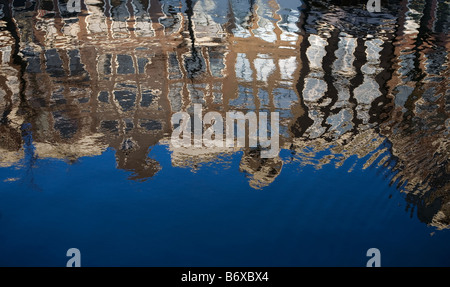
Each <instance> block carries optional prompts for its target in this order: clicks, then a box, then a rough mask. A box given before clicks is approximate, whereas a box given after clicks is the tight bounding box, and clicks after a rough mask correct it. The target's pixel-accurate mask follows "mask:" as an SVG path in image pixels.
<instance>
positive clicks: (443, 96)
mask: <svg viewBox="0 0 450 287" xmlns="http://www.w3.org/2000/svg"><path fill="white" fill-rule="evenodd" d="M341 2H343V3H341V5H339V6H336V5H332V3H329V2H328V1H318V0H317V1H304V2H301V1H285V0H278V1H276V0H271V1H238V0H229V1H211V0H198V1H192V0H186V1H175V0H161V1H157V0H147V1H144V0H82V1H77V0H75V1H69V2H66V1H63V0H59V1H48V0H41V1H30V0H22V1H17V0H15V1H2V6H1V7H2V15H1V20H0V46H1V47H0V51H1V67H0V108H1V112H2V116H1V125H0V132H1V139H2V140H1V144H0V149H1V153H0V166H1V167H8V166H14V165H17V164H20V163H21V162H23V161H24V159H25V158H27V155H26V153H27V148H26V142H25V137H26V135H29V134H32V143H31V145H32V146H33V149H32V150H33V155H32V156H33V157H35V158H56V159H66V160H72V161H75V160H76V159H77V158H80V157H84V156H98V155H101V154H102V153H103V152H104V151H105V150H106V149H107V148H108V147H111V148H113V149H114V150H115V151H116V161H117V167H118V168H119V169H124V170H127V171H131V172H132V175H131V176H130V179H133V180H146V179H149V178H151V177H152V176H154V175H155V174H157V173H158V172H159V170H160V169H161V165H160V163H158V162H157V161H156V160H154V159H151V158H149V157H148V152H149V149H151V148H152V147H153V146H155V145H157V144H163V145H167V146H168V149H169V150H170V151H171V161H172V165H173V166H179V167H189V168H192V169H193V170H195V169H197V168H201V165H202V164H205V163H208V162H214V161H220V160H221V158H222V157H223V156H224V155H227V154H233V153H235V152H237V149H236V148H215V149H201V148H200V149H196V148H175V147H173V146H171V144H170V140H169V139H170V135H171V133H172V127H171V125H170V119H171V115H172V114H173V113H175V112H179V111H188V112H190V113H192V108H193V105H194V104H202V105H203V108H204V110H205V112H207V111H217V112H219V113H221V114H222V115H225V113H226V112H227V111H230V110H237V111H243V112H247V111H255V110H258V111H276V112H279V114H280V125H281V126H280V136H281V143H280V147H281V148H282V149H285V150H290V151H291V153H292V158H293V163H294V164H298V165H299V166H305V165H313V166H315V167H316V168H318V169H319V168H321V167H322V166H324V165H335V166H342V165H343V164H344V162H345V161H346V160H347V159H349V158H350V157H354V156H356V157H357V158H358V159H359V160H360V161H364V162H363V163H362V164H363V168H368V167H369V166H379V168H381V169H384V170H385V171H386V173H387V174H388V176H387V179H386V180H387V181H389V182H391V183H392V184H395V185H397V186H398V188H399V190H401V191H404V192H407V193H408V196H407V197H406V199H407V200H408V201H410V203H411V204H413V205H414V206H417V209H418V215H419V218H420V219H421V220H422V221H423V222H425V223H427V224H431V225H433V226H436V227H438V228H447V227H448V225H449V224H450V207H449V206H450V205H449V202H450V194H449V193H448V190H449V184H448V182H449V180H448V179H449V178H448V175H449V164H448V155H449V152H448V151H449V146H448V131H449V127H450V122H449V119H448V111H449V109H448V96H449V93H448V78H449V69H448V47H447V46H446V39H447V38H446V31H448V30H446V29H447V28H448V22H447V20H446V17H447V15H448V11H447V10H446V9H447V7H446V4H445V2H443V1H436V0H433V1H415V0H408V1H406V0H405V1H401V2H400V3H398V4H392V3H391V4H390V6H389V7H387V8H385V9H383V11H382V13H377V14H370V13H368V12H367V11H365V10H364V9H363V5H354V6H344V5H345V4H346V3H344V2H346V1H341ZM348 2H351V1H348ZM347 4H349V3H347ZM28 124H29V127H28V126H27V125H28ZM25 127H26V128H25ZM240 150H242V151H243V156H242V159H241V161H240V164H239V169H240V171H242V172H244V173H246V174H247V175H248V180H249V185H250V186H251V187H253V188H256V189H258V188H263V187H265V186H268V185H270V184H271V183H272V182H273V181H274V180H275V179H276V178H277V176H278V175H279V174H281V173H282V167H283V165H284V164H285V163H284V162H283V160H282V159H281V158H279V157H277V158H273V159H261V158H260V154H259V152H258V150H255V149H240ZM350 171H351V170H350Z"/></svg>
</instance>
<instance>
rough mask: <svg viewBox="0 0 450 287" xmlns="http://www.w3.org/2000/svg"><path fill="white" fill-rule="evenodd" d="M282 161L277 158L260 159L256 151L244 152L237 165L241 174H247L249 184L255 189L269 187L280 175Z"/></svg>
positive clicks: (259, 154) (258, 152) (259, 152)
mask: <svg viewBox="0 0 450 287" xmlns="http://www.w3.org/2000/svg"><path fill="white" fill-rule="evenodd" d="M282 167H283V161H282V160H281V159H280V158H279V157H275V158H261V151H260V150H257V149H250V150H245V151H244V155H243V156H242V159H241V162H240V164H239V169H240V171H241V172H245V173H247V174H248V178H249V184H250V186H251V187H253V188H255V189H261V188H263V187H266V186H268V185H270V184H271V183H272V182H273V181H274V180H275V179H276V178H277V176H278V175H279V174H280V173H281V169H282Z"/></svg>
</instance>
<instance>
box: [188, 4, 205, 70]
mask: <svg viewBox="0 0 450 287" xmlns="http://www.w3.org/2000/svg"><path fill="white" fill-rule="evenodd" d="M186 6H187V9H186V15H187V17H188V31H189V37H190V39H191V55H192V56H191V57H187V58H186V60H185V62H186V70H187V71H188V74H189V78H193V77H195V76H196V74H197V73H199V72H200V71H201V70H202V68H203V65H202V60H201V59H200V56H199V55H198V51H197V49H196V48H195V33H194V28H193V23H192V16H193V15H194V9H193V6H194V4H193V3H192V0H186Z"/></svg>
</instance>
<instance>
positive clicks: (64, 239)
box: [0, 145, 450, 266]
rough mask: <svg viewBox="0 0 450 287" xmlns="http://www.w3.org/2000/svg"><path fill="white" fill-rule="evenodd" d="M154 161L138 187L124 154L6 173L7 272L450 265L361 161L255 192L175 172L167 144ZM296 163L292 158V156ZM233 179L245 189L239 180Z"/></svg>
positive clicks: (435, 239) (439, 238)
mask: <svg viewBox="0 0 450 287" xmlns="http://www.w3.org/2000/svg"><path fill="white" fill-rule="evenodd" d="M149 156H150V157H152V158H154V159H156V160H158V161H159V162H160V163H161V165H162V167H163V168H162V170H161V172H160V173H158V174H157V175H156V176H154V177H153V178H152V179H151V180H149V181H146V182H142V183H139V182H134V181H129V180H127V177H128V176H129V174H128V173H127V172H124V171H121V170H117V169H115V167H114V166H115V159H114V151H112V150H108V151H107V152H105V153H104V154H103V155H102V156H99V157H84V158H81V159H79V160H78V161H77V162H76V163H73V164H68V163H66V162H64V161H57V160H37V161H36V162H35V163H34V168H33V169H32V170H26V169H18V168H9V169H1V170H0V171H1V174H0V175H1V177H2V178H11V177H17V178H20V180H18V181H15V182H7V183H5V182H2V183H1V193H0V212H1V219H0V228H1V235H0V250H1V255H2V256H1V257H0V264H1V265H2V266H16V265H17V266H24V265H25V266H65V263H66V261H67V260H68V258H67V257H66V256H65V255H66V254H65V252H66V251H67V249H69V248H71V247H76V248H78V249H79V250H80V252H81V258H82V265H84V266H365V264H366V262H367V260H368V259H369V258H368V257H366V251H367V250H368V249H369V248H371V247H375V248H378V249H379V250H380V251H381V256H382V257H381V258H382V261H381V262H382V266H448V264H449V263H450V261H449V257H448V254H450V247H449V246H448V244H447V243H448V242H449V241H448V240H449V238H450V233H449V231H448V230H445V231H439V232H437V233H435V234H434V235H433V236H432V235H431V233H433V232H434V231H435V230H434V229H433V228H431V227H427V226H426V225H424V224H423V223H421V222H420V221H419V220H418V219H417V218H416V216H415V215H414V213H412V217H410V213H409V212H406V211H405V209H406V204H405V200H404V196H403V195H402V194H400V193H399V192H398V191H397V190H396V188H395V187H392V186H389V184H388V182H386V179H385V175H384V174H383V172H382V171H381V170H379V169H377V168H369V169H366V170H361V169H360V167H361V166H359V165H358V164H357V165H356V166H355V167H354V170H353V172H351V173H349V172H348V167H350V166H352V165H353V164H354V162H355V159H352V158H350V159H349V160H348V162H346V163H345V165H344V166H342V167H341V168H335V167H333V166H331V165H327V166H325V167H324V168H322V169H320V170H316V169H315V168H314V167H312V166H307V167H304V168H299V165H298V164H295V163H291V164H287V165H286V166H284V167H283V173H282V174H281V175H280V176H279V177H278V178H277V179H276V180H275V182H273V184H272V185H270V186H269V187H267V188H265V189H262V190H254V189H252V188H250V187H249V186H248V184H247V180H246V177H245V175H244V174H243V173H241V172H238V171H237V169H236V167H237V165H238V164H239V158H240V155H239V154H235V155H233V156H232V157H230V158H229V160H230V166H229V168H226V169H222V168H221V169H220V172H217V169H218V167H217V165H216V164H212V165H211V166H208V167H205V168H202V169H200V170H198V171H197V172H195V173H192V172H191V171H190V170H189V169H184V168H174V167H172V166H171V163H170V158H169V153H168V151H167V150H166V147H164V146H160V145H158V146H155V147H154V148H153V149H152V150H151V151H150V153H149ZM282 158H283V159H286V160H289V158H290V153H289V152H286V151H283V152H282ZM230 178H232V179H233V180H230Z"/></svg>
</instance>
